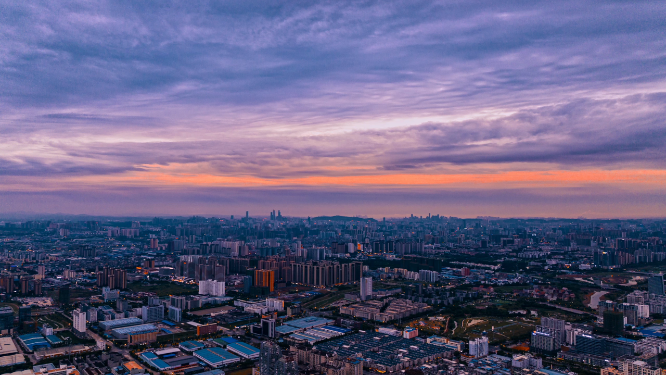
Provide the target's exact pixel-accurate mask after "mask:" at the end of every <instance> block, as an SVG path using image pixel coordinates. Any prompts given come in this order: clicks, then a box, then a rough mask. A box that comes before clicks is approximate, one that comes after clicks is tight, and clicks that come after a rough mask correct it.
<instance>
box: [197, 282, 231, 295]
mask: <svg viewBox="0 0 666 375" xmlns="http://www.w3.org/2000/svg"><path fill="white" fill-rule="evenodd" d="M224 287H225V285H224V281H215V280H201V281H199V294H206V295H210V296H216V297H223V296H224V295H225V289H224Z"/></svg>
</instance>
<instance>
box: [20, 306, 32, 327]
mask: <svg viewBox="0 0 666 375" xmlns="http://www.w3.org/2000/svg"><path fill="white" fill-rule="evenodd" d="M30 319H32V306H21V307H19V324H23V322H25V321H28V320H30Z"/></svg>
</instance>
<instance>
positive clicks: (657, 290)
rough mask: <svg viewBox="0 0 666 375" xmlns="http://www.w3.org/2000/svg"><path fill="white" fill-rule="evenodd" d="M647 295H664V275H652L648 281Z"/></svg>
mask: <svg viewBox="0 0 666 375" xmlns="http://www.w3.org/2000/svg"><path fill="white" fill-rule="evenodd" d="M648 293H650V294H656V295H658V296H663V295H664V275H662V274H659V275H654V276H652V277H650V278H649V279H648Z"/></svg>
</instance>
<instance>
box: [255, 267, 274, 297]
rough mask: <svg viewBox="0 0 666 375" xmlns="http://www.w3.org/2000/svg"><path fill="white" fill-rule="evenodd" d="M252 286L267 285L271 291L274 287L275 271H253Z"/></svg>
mask: <svg viewBox="0 0 666 375" xmlns="http://www.w3.org/2000/svg"><path fill="white" fill-rule="evenodd" d="M254 286H258V287H268V290H270V291H271V292H272V291H273V290H274V288H275V272H273V270H256V271H254Z"/></svg>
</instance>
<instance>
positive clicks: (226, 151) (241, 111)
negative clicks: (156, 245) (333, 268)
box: [0, 1, 666, 218]
mask: <svg viewBox="0 0 666 375" xmlns="http://www.w3.org/2000/svg"><path fill="white" fill-rule="evenodd" d="M2 9H3V11H2V12H0V23H1V24H2V25H3V26H4V27H3V28H2V30H0V45H1V46H2V47H0V69H1V71H2V74H0V134H1V135H2V136H1V137H0V217H1V216H3V215H4V216H7V215H11V214H15V213H29V214H56V213H62V214H86V215H100V216H104V215H108V216H155V215H156V216H188V215H204V216H215V215H222V214H226V215H229V214H237V215H242V214H243V213H244V212H245V211H246V210H249V211H250V212H254V213H255V214H261V215H265V214H266V213H268V211H269V210H270V209H272V208H273V207H281V208H282V210H283V212H284V213H285V215H287V213H288V214H289V215H291V216H300V217H307V216H318V215H346V216H355V215H360V216H367V217H374V218H381V217H405V216H409V215H410V214H414V215H418V216H426V215H427V214H428V213H432V214H441V215H446V216H456V217H476V216H495V217H571V218H576V217H586V218H643V217H649V218H652V217H655V218H656V217H664V216H666V215H665V214H664V213H665V212H666V168H665V167H666V165H665V164H664V160H666V158H665V156H666V147H664V144H665V143H666V142H665V141H666V126H665V124H664V119H665V118H666V116H665V115H666V105H664V104H665V103H666V76H665V75H664V68H663V67H664V65H665V63H666V54H665V53H664V51H666V39H664V38H663V36H664V35H663V25H662V23H663V19H664V16H665V15H666V5H665V4H663V3H655V2H640V1H639V2H614V3H611V4H602V5H600V4H598V3H595V2H580V1H577V2H574V1H563V2H557V3H551V2H525V3H523V2H512V3H507V4H497V3H492V2H485V3H484V2H480V3H473V4H472V3H466V2H463V3H455V2H445V3H437V2H430V1H416V2H409V3H408V4H405V3H402V2H397V1H390V2H382V3H375V2H364V3H358V2H337V1H336V2H323V3H316V4H304V3H291V2H290V3H280V2H276V3H270V4H269V3H266V2H244V3H242V4H238V3H225V4H216V3H201V4H187V5H184V6H178V5H164V4H162V3H151V2H146V3H141V4H133V3H77V2H58V3H48V2H45V3H35V4H30V5H28V4H24V3H20V2H9V3H7V4H4V5H3V6H2Z"/></svg>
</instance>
